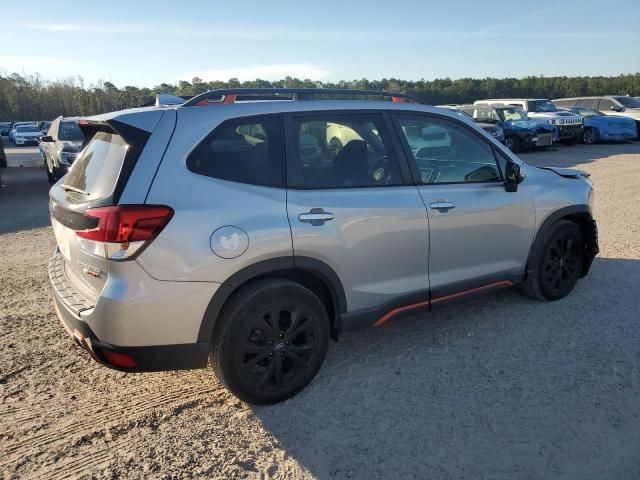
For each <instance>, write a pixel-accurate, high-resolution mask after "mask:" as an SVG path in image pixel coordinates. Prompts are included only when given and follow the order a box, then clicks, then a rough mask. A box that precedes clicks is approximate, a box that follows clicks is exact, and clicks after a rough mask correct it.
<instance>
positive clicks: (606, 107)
mask: <svg viewBox="0 0 640 480" xmlns="http://www.w3.org/2000/svg"><path fill="white" fill-rule="evenodd" d="M613 106H615V103H613V101H612V100H609V99H608V98H603V99H602V100H600V105H599V106H598V110H600V111H601V112H607V111H611V107H613Z"/></svg>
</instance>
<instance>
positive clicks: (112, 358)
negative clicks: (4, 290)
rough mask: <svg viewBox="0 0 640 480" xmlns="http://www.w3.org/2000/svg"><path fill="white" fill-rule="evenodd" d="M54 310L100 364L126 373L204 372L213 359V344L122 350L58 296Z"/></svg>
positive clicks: (73, 336) (69, 332)
mask: <svg viewBox="0 0 640 480" xmlns="http://www.w3.org/2000/svg"><path fill="white" fill-rule="evenodd" d="M53 303H54V307H55V310H56V313H57V314H58V318H59V320H60V323H61V324H62V326H63V328H64V330H65V331H66V332H67V334H68V335H69V336H70V337H72V338H73V339H74V340H75V341H76V343H77V344H78V345H80V346H81V347H82V348H84V349H85V350H86V351H87V352H88V353H89V354H90V355H91V357H93V359H94V360H96V361H97V362H98V363H101V364H103V365H105V366H107V367H109V368H113V369H115V370H119V371H123V372H157V371H162V370H187V369H192V368H204V367H206V366H207V361H208V356H209V343H208V342H201V343H186V344H177V345H155V346H144V347H119V346H116V345H111V344H109V343H106V342H102V341H100V339H99V338H98V337H97V336H96V335H95V334H94V333H93V331H92V330H91V328H89V326H88V325H87V324H86V323H85V322H83V321H82V320H80V319H79V318H77V317H76V316H75V315H74V314H73V313H72V312H71V311H70V310H68V309H67V307H66V306H65V305H64V304H63V303H62V302H61V300H60V299H59V298H58V296H57V295H56V294H55V290H54V298H53Z"/></svg>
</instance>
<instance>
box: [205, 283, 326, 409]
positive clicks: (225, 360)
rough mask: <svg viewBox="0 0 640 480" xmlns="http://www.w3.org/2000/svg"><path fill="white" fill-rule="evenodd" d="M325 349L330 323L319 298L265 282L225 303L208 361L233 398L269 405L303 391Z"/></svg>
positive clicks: (303, 290)
mask: <svg viewBox="0 0 640 480" xmlns="http://www.w3.org/2000/svg"><path fill="white" fill-rule="evenodd" d="M296 312H298V314H297V315H295V313H296ZM275 318H278V323H277V325H274V323H273V320H274V319H275ZM296 319H297V320H296ZM328 345H329V318H328V316H327V311H326V309H325V307H324V305H323V304H322V302H321V301H320V300H319V299H318V297H317V296H316V295H315V294H314V293H313V292H311V291H310V290H309V289H307V288H305V287H304V286H302V285H300V284H298V283H295V282H291V281H289V280H284V279H265V280H258V281H256V282H254V283H252V284H250V285H247V286H246V287H244V288H242V289H240V290H239V291H238V292H236V293H234V295H233V296H232V297H231V298H230V299H229V301H228V303H227V305H225V308H224V309H223V311H222V313H221V315H220V318H219V319H218V323H217V324H216V330H215V333H214V337H213V339H212V348H211V354H210V357H211V363H212V364H213V369H214V371H215V373H216V376H217V377H218V379H219V380H220V382H222V384H224V385H225V386H226V387H227V388H228V389H229V390H230V391H231V392H232V393H233V394H234V395H236V396H237V397H238V398H240V399H241V400H244V401H246V402H248V403H252V404H257V405H267V404H272V403H277V402H281V401H283V400H286V399H287V398H290V397H292V396H294V395H295V394H296V393H298V392H299V391H300V390H302V389H303V388H304V387H306V386H307V385H308V384H309V382H310V381H311V380H312V379H313V377H315V375H316V373H317V372H318V370H319V369H320V366H321V365H322V362H323V361H324V358H325V356H326V353H327V348H328Z"/></svg>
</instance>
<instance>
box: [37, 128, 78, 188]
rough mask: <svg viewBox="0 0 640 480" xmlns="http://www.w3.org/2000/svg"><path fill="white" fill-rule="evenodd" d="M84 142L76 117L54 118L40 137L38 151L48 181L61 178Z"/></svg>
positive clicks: (51, 181)
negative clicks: (47, 129)
mask: <svg viewBox="0 0 640 480" xmlns="http://www.w3.org/2000/svg"><path fill="white" fill-rule="evenodd" d="M83 143H84V134H83V133H82V130H80V127H78V119H77V118H71V117H68V118H63V117H58V118H56V119H55V120H54V121H53V122H52V123H51V126H50V127H49V131H48V132H47V134H46V135H44V136H43V137H41V138H40V151H41V152H42V157H43V159H44V165H45V167H47V177H48V179H49V182H50V183H55V182H56V181H58V179H60V178H62V177H63V176H64V175H65V174H66V173H67V171H68V170H69V167H70V166H71V164H72V163H73V161H74V160H75V159H76V156H77V155H78V152H79V151H80V149H81V148H82V144H83Z"/></svg>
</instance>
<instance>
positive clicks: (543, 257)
mask: <svg viewBox="0 0 640 480" xmlns="http://www.w3.org/2000/svg"><path fill="white" fill-rule="evenodd" d="M583 257H584V240H583V238H582V231H581V230H580V227H579V226H578V225H576V224H575V223H573V222H570V221H568V220H560V221H558V222H557V223H555V224H554V225H553V226H551V228H550V229H549V230H548V231H547V232H546V233H545V234H544V237H543V238H542V239H541V241H540V242H539V243H537V244H536V245H534V247H533V250H532V251H531V258H530V259H529V268H528V270H529V273H528V274H527V277H526V278H525V281H524V282H523V283H522V285H521V287H522V291H523V292H524V293H525V294H526V295H528V296H530V297H533V298H536V299H538V300H559V299H561V298H563V297H566V296H567V295H569V293H571V291H572V290H573V289H574V288H575V286H576V284H577V283H578V280H579V279H580V275H581V274H582V261H583Z"/></svg>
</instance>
